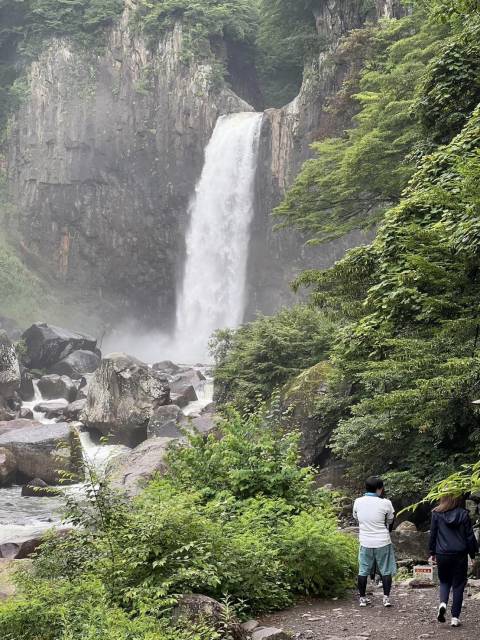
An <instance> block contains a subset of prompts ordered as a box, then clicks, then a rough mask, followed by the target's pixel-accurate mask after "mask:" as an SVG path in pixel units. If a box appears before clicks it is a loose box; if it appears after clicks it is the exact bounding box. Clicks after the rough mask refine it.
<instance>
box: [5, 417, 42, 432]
mask: <svg viewBox="0 0 480 640" xmlns="http://www.w3.org/2000/svg"><path fill="white" fill-rule="evenodd" d="M40 425H41V423H40V422H38V421H37V420H32V419H31V418H15V419H14V420H7V421H2V422H0V435H1V434H3V433H7V432H8V431H15V430H16V429H24V428H25V427H36V426H40Z"/></svg>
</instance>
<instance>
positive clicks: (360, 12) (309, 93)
mask: <svg viewBox="0 0 480 640" xmlns="http://www.w3.org/2000/svg"><path fill="white" fill-rule="evenodd" d="M404 12H405V8H404V7H402V6H401V3H400V2H399V1H398V0H377V3H376V7H375V8H372V7H370V8H368V7H367V5H366V3H365V2H363V0H318V3H317V8H316V9H315V10H314V12H313V13H314V15H313V16H312V20H313V19H315V21H316V27H317V32H318V36H319V41H320V42H321V43H322V46H321V50H320V52H319V54H318V56H316V57H314V58H313V59H312V60H311V61H310V62H309V63H308V64H307V66H306V68H305V72H304V79H303V84H302V87H301V89H300V92H299V94H298V96H297V97H296V98H295V99H294V100H292V102H290V103H289V104H287V105H286V106H285V107H283V108H281V109H267V111H266V112H265V117H264V119H263V126H262V135H261V139H260V149H259V163H258V174H257V185H256V217H255V220H254V223H253V227H254V228H253V233H252V236H251V245H250V259H249V277H248V285H249V286H248V300H249V304H248V308H247V316H248V317H251V316H253V315H254V314H255V313H256V312H257V311H262V312H263V313H267V314H268V313H272V312H274V311H275V310H277V309H278V308H279V307H280V306H283V305H285V304H288V303H291V301H292V298H293V296H292V293H291V291H290V288H289V283H290V282H291V280H292V279H293V278H294V277H295V276H296V275H297V274H298V273H299V272H301V271H303V270H304V269H305V268H315V269H326V268H328V267H330V266H331V265H332V264H333V263H334V262H336V261H337V260H339V259H340V258H341V257H343V255H344V253H345V251H346V250H347V249H349V248H351V247H354V246H358V245H360V244H365V243H366V242H368V241H369V240H371V238H372V236H373V233H372V232H367V233H363V232H361V231H354V232H351V233H348V234H347V235H345V236H343V237H342V238H340V239H338V240H335V241H332V242H328V243H326V244H322V245H321V246H313V247H312V246H308V245H307V244H306V240H307V238H304V237H302V235H301V234H299V233H296V232H294V231H292V230H291V229H288V230H286V231H276V232H274V231H273V227H274V221H272V219H271V215H270V214H271V212H272V210H273V209H274V208H275V207H276V206H277V205H278V204H280V202H281V201H282V199H283V197H284V195H285V192H286V190H287V189H288V188H289V187H290V186H291V185H292V183H293V181H294V179H295V177H296V175H297V174H298V172H299V170H300V168H301V166H302V164H303V162H305V160H307V159H309V158H310V157H311V155H312V150H311V147H310V145H311V144H312V142H314V141H315V140H317V139H319V137H321V136H323V137H328V136H329V137H334V136H336V135H341V134H342V132H343V130H344V129H345V128H346V127H347V126H349V125H350V122H349V121H348V119H347V120H346V119H345V116H343V115H340V116H338V115H337V114H333V115H332V113H331V112H329V111H326V110H325V106H326V101H327V99H328V98H329V97H331V96H333V95H334V94H335V93H336V92H337V91H338V90H339V89H340V88H341V86H342V81H343V79H344V78H345V75H346V73H347V72H348V69H349V65H348V63H347V61H344V60H340V61H339V60H337V59H336V54H337V52H338V50H339V46H340V43H341V41H342V38H344V37H345V36H346V35H347V34H348V32H349V31H351V30H352V29H357V28H360V27H362V26H363V25H364V24H365V21H366V20H367V19H370V20H375V19H378V18H385V17H387V18H393V17H399V16H401V15H403V14H404Z"/></svg>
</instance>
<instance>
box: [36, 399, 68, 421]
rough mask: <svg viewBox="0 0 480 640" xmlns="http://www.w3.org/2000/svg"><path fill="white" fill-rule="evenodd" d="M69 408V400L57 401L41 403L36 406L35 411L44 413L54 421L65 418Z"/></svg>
mask: <svg viewBox="0 0 480 640" xmlns="http://www.w3.org/2000/svg"><path fill="white" fill-rule="evenodd" d="M67 407H68V400H56V401H54V402H52V401H50V402H40V403H39V404H37V405H35V407H34V410H35V411H39V412H41V413H44V414H45V418H47V419H48V420H54V419H55V418H61V417H63V415H64V413H65V410H66V408H67Z"/></svg>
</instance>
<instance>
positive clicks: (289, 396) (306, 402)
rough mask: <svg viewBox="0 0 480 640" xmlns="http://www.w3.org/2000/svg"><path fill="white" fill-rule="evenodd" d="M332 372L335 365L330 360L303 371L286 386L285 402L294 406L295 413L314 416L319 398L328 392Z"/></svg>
mask: <svg viewBox="0 0 480 640" xmlns="http://www.w3.org/2000/svg"><path fill="white" fill-rule="evenodd" d="M332 372H333V367H332V365H331V363H330V362H328V361H323V362H319V363H318V364H316V365H314V366H313V367H310V368H309V369H306V370H305V371H302V373H301V374H300V375H298V376H297V377H296V378H294V379H293V380H292V381H291V382H289V383H288V385H286V386H285V388H284V391H283V394H282V398H283V404H284V405H286V406H290V407H292V410H293V411H294V412H295V414H298V413H301V415H303V416H304V417H312V416H314V415H315V414H316V405H317V401H318V399H319V398H320V397H321V396H324V395H325V394H326V393H327V392H328V388H329V387H328V380H329V377H330V376H331V375H332Z"/></svg>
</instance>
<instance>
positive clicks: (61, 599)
mask: <svg viewBox="0 0 480 640" xmlns="http://www.w3.org/2000/svg"><path fill="white" fill-rule="evenodd" d="M21 582H22V585H21V586H22V591H23V594H22V595H21V596H20V597H18V598H16V599H14V600H9V601H5V602H2V603H1V604H0V632H1V634H2V639H3V640H98V639H99V638H102V640H217V639H218V640H220V635H219V634H217V632H216V631H215V629H213V628H212V627H211V626H208V625H207V624H202V623H199V624H195V623H193V622H189V623H188V626H187V625H184V624H182V623H179V624H178V626H177V628H175V626H174V625H172V624H171V623H169V624H167V623H166V621H159V620H157V619H156V618H154V617H153V616H146V615H140V616H137V617H135V618H132V617H130V616H129V615H128V614H127V613H126V612H125V611H123V610H122V609H120V608H119V607H116V606H114V605H112V604H111V602H110V601H109V599H108V595H107V593H106V591H105V588H104V586H103V585H102V584H101V582H100V581H99V580H97V579H95V578H93V577H88V578H82V579H79V580H77V581H75V582H70V581H68V580H58V579H57V580H55V581H51V580H48V579H38V578H35V577H29V576H24V577H23V579H22V581H21Z"/></svg>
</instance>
